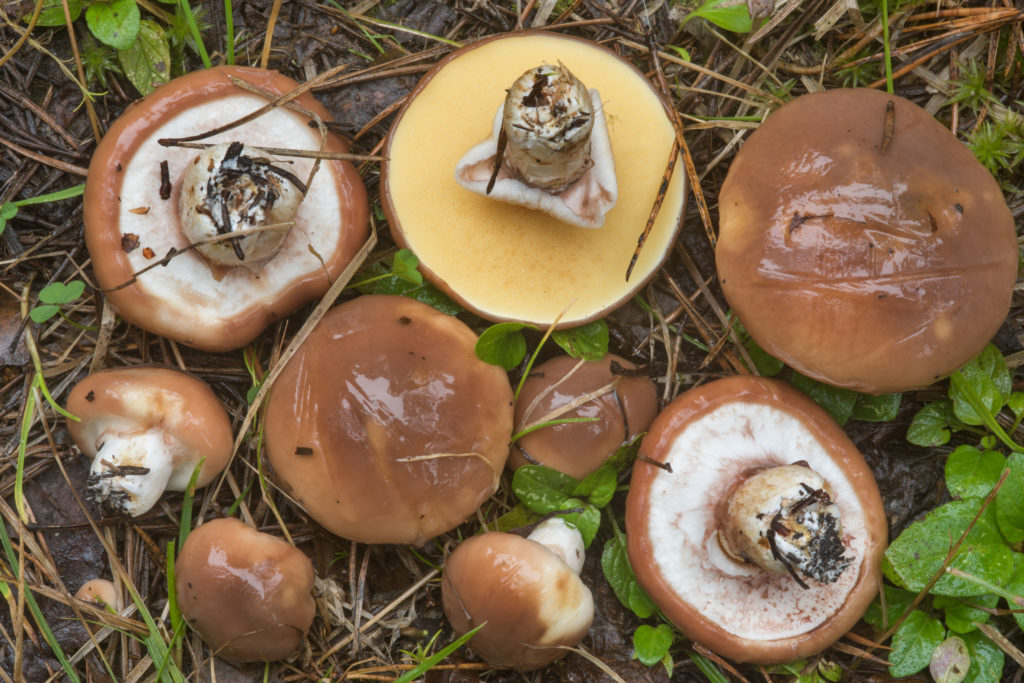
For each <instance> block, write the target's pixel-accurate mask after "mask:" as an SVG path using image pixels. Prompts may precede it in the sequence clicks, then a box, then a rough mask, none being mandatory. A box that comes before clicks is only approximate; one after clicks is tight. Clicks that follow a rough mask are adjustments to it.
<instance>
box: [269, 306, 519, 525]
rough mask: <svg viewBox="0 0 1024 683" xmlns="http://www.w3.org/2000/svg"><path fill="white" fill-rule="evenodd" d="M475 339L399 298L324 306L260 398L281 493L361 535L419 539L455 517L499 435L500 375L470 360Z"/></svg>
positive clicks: (498, 450)
mask: <svg viewBox="0 0 1024 683" xmlns="http://www.w3.org/2000/svg"><path fill="white" fill-rule="evenodd" d="M476 340H477V337H476V335H475V334H474V333H473V331H472V330H470V329H469V327H468V326H466V325H465V324H464V323H463V322H461V321H460V320H458V319H457V318H453V317H451V316H447V315H445V314H443V313H440V312H439V311H437V310H436V309H434V308H431V307H430V306H427V305H426V304H423V303H420V302H418V301H415V300H413V299H409V298H406V297H401V296H383V295H382V296H373V295H368V296H361V297H358V298H356V299H353V300H351V301H348V302H346V303H344V304H341V305H340V306H337V307H335V308H334V309H332V310H331V311H329V312H328V313H327V315H325V316H324V318H323V320H321V321H320V324H319V325H318V326H317V327H316V329H314V330H313V332H312V333H311V334H310V335H309V337H308V338H307V339H306V340H305V342H304V343H303V345H302V347H301V348H300V349H299V350H298V352H297V353H296V354H295V356H294V357H293V358H292V359H291V361H289V363H288V365H287V366H286V367H285V369H284V370H283V371H282V373H281V375H280V376H279V377H278V379H277V381H276V382H275V383H274V387H273V389H272V390H271V392H270V397H269V399H268V401H267V414H266V415H267V416H266V441H267V454H268V456H269V458H270V462H271V465H273V468H274V472H275V473H276V474H277V476H278V477H279V479H280V480H281V483H282V485H283V487H284V490H285V491H286V492H287V493H288V494H289V495H290V496H292V497H293V498H294V499H295V501H296V502H297V503H298V504H299V505H300V506H302V508H303V509H305V510H306V512H308V513H309V515H310V516H311V517H313V519H315V520H316V521H317V522H319V523H320V524H321V525H322V526H323V527H324V528H326V529H327V530H328V531H330V532H331V533H334V534H337V535H339V536H343V537H345V538H349V539H353V540H357V541H361V542H364V543H410V544H419V543H423V542H425V541H426V540H428V539H430V538H433V537H434V536H436V535H438V534H440V533H443V532H445V531H448V530H449V529H452V528H454V527H455V526H457V525H459V524H461V523H462V522H464V521H465V520H466V519H467V518H468V517H469V516H470V515H472V514H473V513H474V512H476V510H477V508H478V507H479V506H480V504H481V503H482V502H483V501H484V500H486V499H487V498H488V497H489V496H490V495H491V494H492V493H494V491H495V489H496V488H497V486H498V478H499V476H500V475H501V471H502V468H504V466H505V460H506V459H507V457H508V442H509V438H510V437H511V434H512V388H511V386H510V385H509V381H508V376H507V375H506V374H505V372H504V371H503V370H502V369H501V368H499V367H498V366H495V365H490V364H488V363H485V362H483V361H482V360H480V359H479V358H477V356H476V352H475V346H476ZM339 359H343V362H339Z"/></svg>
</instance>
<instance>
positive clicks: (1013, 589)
mask: <svg viewBox="0 0 1024 683" xmlns="http://www.w3.org/2000/svg"><path fill="white" fill-rule="evenodd" d="M1006 590H1007V591H1008V592H1009V593H1010V596H1009V597H1007V599H1006V604H1007V606H1008V607H1009V608H1010V609H1011V610H1013V618H1014V619H1015V620H1016V622H1017V625H1018V626H1020V627H1021V628H1022V629H1024V554H1021V553H1014V554H1013V572H1012V573H1011V574H1010V578H1009V579H1008V580H1007V582H1006ZM1011 598H1012V599H1011Z"/></svg>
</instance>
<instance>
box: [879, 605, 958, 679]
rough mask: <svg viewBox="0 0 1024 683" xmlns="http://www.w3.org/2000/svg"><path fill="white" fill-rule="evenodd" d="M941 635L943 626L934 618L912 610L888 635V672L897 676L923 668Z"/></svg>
mask: <svg viewBox="0 0 1024 683" xmlns="http://www.w3.org/2000/svg"><path fill="white" fill-rule="evenodd" d="M945 637H946V629H944V628H942V623H941V622H940V621H939V620H938V619H933V618H932V617H929V616H928V615H927V614H925V613H924V612H922V611H920V610H914V611H913V612H911V613H910V616H909V617H907V619H906V621H904V622H903V623H902V624H900V627H899V628H898V629H896V633H895V634H894V635H893V637H892V652H890V653H889V673H890V674H892V675H893V676H895V677H897V678H899V677H901V676H909V675H911V674H915V673H917V672H918V671H920V670H921V669H923V668H925V667H926V666H928V664H929V662H931V660H932V652H934V651H935V648H937V647H938V646H939V645H940V644H941V643H942V641H943V640H944V639H945Z"/></svg>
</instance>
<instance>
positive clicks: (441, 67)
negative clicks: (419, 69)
mask: <svg viewBox="0 0 1024 683" xmlns="http://www.w3.org/2000/svg"><path fill="white" fill-rule="evenodd" d="M545 64H546V65H549V66H550V65H557V64H562V65H564V66H565V67H566V68H568V69H569V70H570V71H571V73H572V74H573V76H574V78H576V79H579V81H581V82H582V83H584V84H586V88H588V89H590V90H591V91H594V90H597V91H599V92H600V95H601V100H600V102H599V103H598V104H597V105H594V104H593V102H592V103H591V106H592V107H593V108H594V109H595V110H596V111H599V112H601V113H602V114H603V115H604V117H605V119H606V121H607V128H608V137H609V141H610V143H609V144H610V148H611V151H612V152H613V153H614V173H615V175H616V176H617V183H616V186H617V191H618V198H617V200H616V201H615V206H614V208H612V209H610V210H609V211H608V212H607V214H606V215H605V217H604V223H603V225H602V227H601V228H600V229H596V230H592V229H586V228H581V227H578V226H575V225H570V224H568V223H565V222H563V221H562V220H559V219H558V218H555V217H553V216H551V215H548V214H546V213H542V212H540V211H537V210H535V209H531V208H526V207H522V206H515V205H510V204H507V203H505V202H499V201H495V200H494V199H493V198H492V197H488V196H485V194H478V193H476V192H471V191H469V190H467V189H465V188H464V187H462V186H460V185H459V183H458V182H457V181H456V177H455V169H456V167H457V166H459V162H460V160H461V159H462V157H463V156H464V155H465V154H466V153H467V150H470V149H473V148H474V146H475V145H477V144H478V143H480V141H481V140H483V139H485V138H487V137H488V135H492V136H493V135H495V130H496V128H495V126H496V121H497V125H498V127H499V128H500V124H501V117H502V111H503V107H504V104H505V101H506V90H508V88H509V86H510V85H511V84H513V83H515V82H516V81H517V79H519V78H520V77H522V76H523V75H524V73H525V72H527V71H528V70H533V69H535V68H537V67H538V66H540V65H545ZM531 74H533V75H527V76H526V78H527V81H529V80H530V79H533V82H534V83H536V77H535V75H536V72H531ZM577 99H579V100H580V104H583V103H584V102H583V98H582V96H581V97H579V98H577ZM520 101H521V100H520ZM594 125H595V131H594V132H593V133H592V134H591V143H592V148H593V146H594V145H597V144H598V140H599V139H600V134H599V131H598V130H597V128H598V127H599V126H600V122H599V120H598V119H597V118H596V117H595V120H594ZM499 132H500V131H499ZM555 137H556V138H557V137H559V136H558V135H557V134H556V135H555ZM674 142H675V130H674V128H673V125H672V118H671V113H670V110H669V109H668V108H667V107H666V105H665V104H664V103H663V102H662V100H661V98H660V96H659V95H658V93H657V91H656V90H655V89H654V88H653V87H651V85H650V83H648V81H647V79H646V78H645V77H644V76H643V74H641V73H640V72H639V71H637V70H636V68H635V67H633V66H632V65H631V64H629V63H628V62H627V61H625V60H623V59H622V58H621V57H619V56H618V55H615V54H614V53H612V52H610V51H608V50H606V49H604V48H602V47H600V46H598V45H596V44H594V43H590V42H587V41H584V40H579V39H576V38H571V37H568V36H562V35H556V34H551V33H539V32H517V33H513V34H507V35H501V36H497V37H493V38H488V39H484V40H481V41H479V42H477V43H474V44H472V45H469V46H467V47H465V48H462V49H460V50H457V51H455V52H453V53H452V54H451V55H449V56H448V57H447V58H445V59H444V60H443V61H441V62H440V63H439V64H438V65H437V66H436V67H434V68H433V69H432V70H431V71H430V72H429V73H428V74H427V75H425V76H424V77H423V79H422V80H421V81H420V83H419V84H418V85H417V86H416V89H415V90H414V91H413V93H412V95H411V96H410V97H409V100H408V102H407V104H406V106H405V107H404V108H403V109H402V110H401V111H400V112H399V114H398V116H397V117H396V119H395V122H394V124H393V125H392V128H391V132H390V134H389V136H388V141H387V145H386V149H385V150H384V156H385V158H386V162H385V163H384V164H383V165H382V168H381V201H382V205H383V209H384V211H385V213H386V214H387V217H388V224H389V226H390V229H391V234H392V236H393V237H394V239H395V242H397V243H398V244H399V245H400V246H402V247H406V248H408V249H411V250H412V251H413V252H414V253H415V254H416V256H417V257H418V258H419V261H420V268H421V271H422V272H423V274H424V277H426V278H427V279H428V280H430V281H431V282H432V283H433V284H435V285H437V286H438V287H440V288H441V289H442V290H444V291H445V292H446V293H447V294H449V295H450V296H452V297H453V298H454V299H456V300H457V301H458V302H459V303H461V304H462V305H464V306H465V307H467V308H468V309H470V310H472V311H473V312H474V313H477V314H478V315H480V316H482V317H484V318H486V319H488V320H496V321H500V320H514V321H525V322H530V323H534V324H537V325H538V326H540V327H547V326H548V325H550V324H551V323H553V322H554V321H555V320H556V319H558V320H559V325H560V326H561V327H574V326H578V325H581V324H583V323H585V322H589V321H591V320H595V319H597V318H600V317H603V316H604V315H606V314H607V313H608V312H609V311H611V310H612V309H614V308H616V307H618V306H620V305H621V304H623V303H625V302H626V301H628V300H629V298H630V297H631V296H632V295H633V294H634V293H635V292H636V291H637V290H639V289H640V288H641V287H642V286H643V285H644V283H645V282H646V281H647V280H648V279H649V278H650V277H652V276H653V275H654V273H655V272H656V271H657V269H658V267H659V266H660V265H661V263H662V262H663V261H664V260H665V258H666V257H667V255H668V251H669V249H670V248H671V247H672V245H673V243H674V240H675V235H676V233H677V230H678V226H679V223H680V220H679V219H680V218H681V216H682V212H683V206H684V202H685V198H686V193H685V182H684V177H685V173H684V172H683V171H682V164H677V165H676V167H675V170H674V172H673V174H672V176H671V177H670V178H665V171H666V167H667V165H668V163H669V160H670V158H671V157H672V150H673V144H674ZM496 144H497V143H496V139H495V141H494V142H492V143H488V145H493V146H494V147H496ZM513 146H514V145H513ZM478 151H479V150H478ZM496 151H497V150H496V149H493V150H490V151H488V150H483V151H481V152H480V156H481V157H482V158H481V159H479V160H477V161H478V162H479V163H477V161H474V162H473V164H471V167H473V168H474V169H475V170H478V171H479V173H478V174H476V175H475V176H474V177H475V180H474V181H473V182H478V181H479V182H481V184H482V185H484V186H486V184H487V183H488V182H489V180H490V175H491V171H492V170H493V166H494V164H493V162H488V161H487V159H489V158H490V157H491V156H493V155H494V154H495V153H496ZM591 156H592V157H599V156H601V155H599V154H598V153H597V151H596V150H593V149H592V154H591ZM473 158H474V159H475V158H476V157H473ZM477 166H479V168H476V167H477ZM502 168H505V166H503V167H502ZM598 168H600V167H596V168H592V169H590V172H591V173H594V172H595V171H596V170H597V169H598ZM506 172H507V169H506V170H505V171H503V174H504V173H506ZM517 173H519V172H518V171H517ZM460 175H462V174H461V172H460ZM553 175H556V176H564V175H565V174H564V173H555V174H553ZM569 175H570V176H571V175H572V173H570V174H569ZM586 175H587V174H584V177H586ZM503 179H504V176H503V175H502V174H499V178H498V180H497V181H496V183H495V191H497V190H498V185H499V184H502V183H503ZM508 179H510V180H511V175H509V178H508ZM523 187H524V188H525V187H526V185H525V184H523ZM660 190H664V192H665V195H664V202H663V203H662V205H661V210H660V211H659V213H658V215H657V218H656V220H655V221H654V223H653V226H652V228H651V231H650V234H649V235H648V237H647V239H646V242H645V244H644V247H643V249H642V250H641V251H640V255H639V259H638V261H637V263H636V265H635V267H634V269H633V271H632V274H631V276H630V277H628V278H627V277H626V271H627V269H628V268H629V265H630V260H631V259H632V257H633V254H634V252H635V251H636V249H637V240H638V239H639V238H640V236H641V234H642V233H643V231H644V227H645V225H646V224H647V221H648V218H649V217H650V215H651V210H652V208H653V207H654V204H655V199H656V198H657V197H658V195H659V191H660ZM572 192H573V190H572V189H571V188H570V189H568V190H566V191H564V192H563V193H561V195H560V201H561V200H563V199H567V200H568V201H569V202H570V203H573V202H574V201H576V200H583V199H586V197H583V196H580V197H567V196H565V195H569V194H572ZM595 192H597V190H595ZM580 194H581V195H584V194H585V193H582V192H581V193H580ZM548 196H549V197H550V196H551V195H550V194H549V195H548ZM581 205H582V204H581ZM563 314H564V315H563ZM560 315H561V318H559V316H560Z"/></svg>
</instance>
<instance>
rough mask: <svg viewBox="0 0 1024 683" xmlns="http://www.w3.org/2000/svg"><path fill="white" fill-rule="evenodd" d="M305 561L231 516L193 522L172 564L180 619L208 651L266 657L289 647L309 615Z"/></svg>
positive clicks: (236, 657) (312, 606) (310, 577)
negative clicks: (196, 525) (197, 524)
mask: <svg viewBox="0 0 1024 683" xmlns="http://www.w3.org/2000/svg"><path fill="white" fill-rule="evenodd" d="M314 578H315V576H314V573H313V563H312V562H310V560H309V558H308V557H306V555H305V554H304V553H303V552H302V551H301V550H299V549H298V548H296V547H295V546H293V545H291V544H290V543H287V542H286V541H284V540H282V539H280V538H277V537H276V536H271V535H270V534H265V533H262V532H260V531H257V530H256V529H253V528H252V527H249V526H247V525H246V524H245V523H244V522H242V521H240V520H238V519H235V518H233V517H227V518H223V519H215V520H212V521H209V522H206V523H205V524H203V525H201V526H199V527H197V528H196V529H195V530H193V531H192V533H190V534H189V535H188V538H186V539H185V544H184V545H183V546H182V547H181V553H179V555H178V559H177V561H176V562H175V564H174V582H175V583H174V585H175V590H176V592H177V597H178V607H179V608H180V609H181V614H182V616H184V617H185V619H186V620H187V621H188V623H189V625H190V626H192V628H194V629H195V630H196V631H197V632H198V633H199V635H200V636H202V638H203V640H204V641H206V644H207V645H209V646H210V650H211V651H212V652H213V654H215V655H218V656H220V657H223V658H224V659H228V660H231V661H233V662H272V661H274V660H277V659H283V658H284V657H287V656H288V655H290V654H292V653H293V652H295V651H296V650H297V649H298V648H299V646H300V645H301V644H302V639H303V638H305V636H306V633H307V632H308V631H309V627H310V625H311V624H312V623H313V617H315V616H316V603H315V602H314V601H313V594H312V590H313V581H314Z"/></svg>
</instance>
